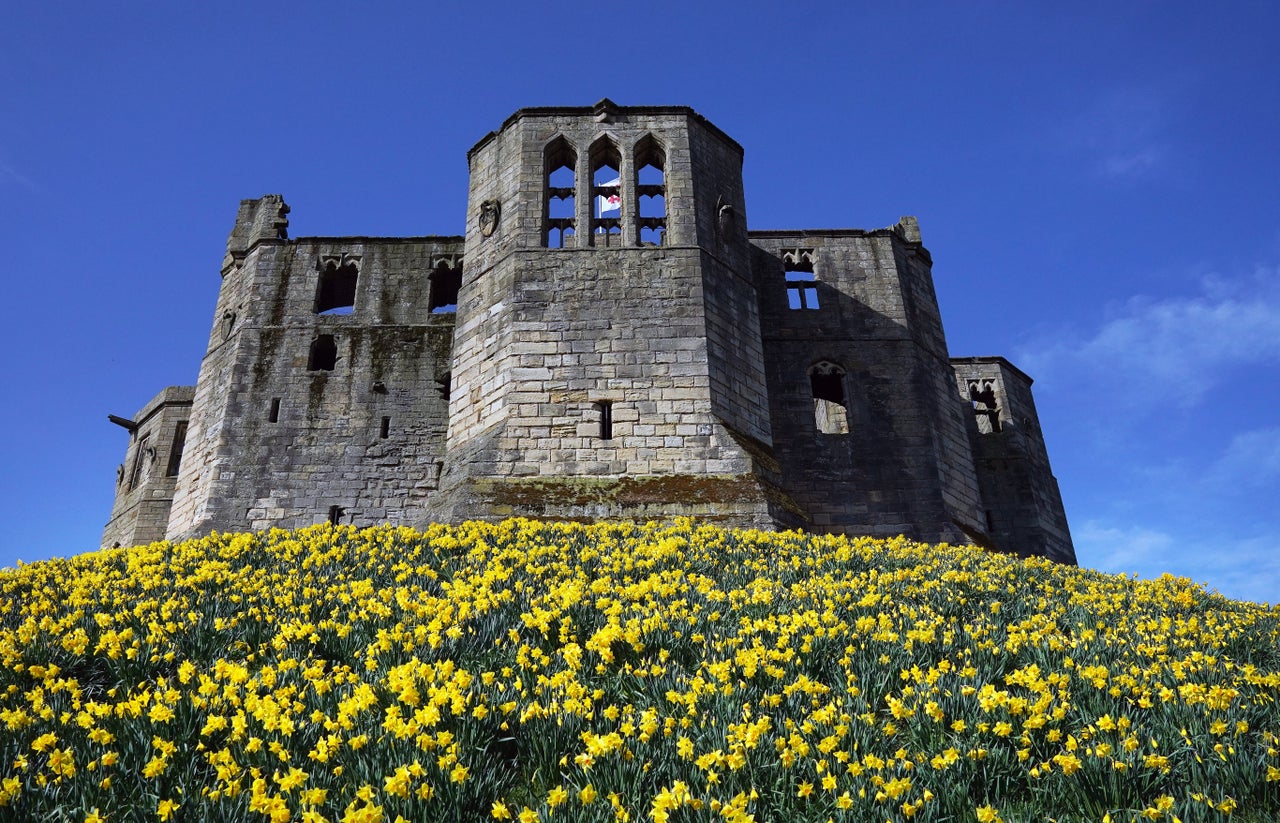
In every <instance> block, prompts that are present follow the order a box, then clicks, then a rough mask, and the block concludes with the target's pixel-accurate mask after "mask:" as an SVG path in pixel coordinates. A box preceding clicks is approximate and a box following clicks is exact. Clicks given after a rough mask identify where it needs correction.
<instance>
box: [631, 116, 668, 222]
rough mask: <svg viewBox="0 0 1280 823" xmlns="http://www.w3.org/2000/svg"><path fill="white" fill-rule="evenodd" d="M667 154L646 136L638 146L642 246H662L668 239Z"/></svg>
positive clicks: (652, 139) (638, 189)
mask: <svg viewBox="0 0 1280 823" xmlns="http://www.w3.org/2000/svg"><path fill="white" fill-rule="evenodd" d="M666 165H667V155H666V152H665V151H663V149H662V145H661V144H660V143H659V142H658V141H657V139H655V138H654V137H653V135H646V136H645V137H644V138H643V139H641V140H640V142H639V143H637V144H636V151H635V168H636V200H637V203H636V226H637V229H638V231H639V238H638V239H639V242H640V245H642V246H661V245H663V244H664V243H665V242H666V236H667V182H666V171H665V170H666Z"/></svg>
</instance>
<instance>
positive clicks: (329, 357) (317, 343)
mask: <svg viewBox="0 0 1280 823" xmlns="http://www.w3.org/2000/svg"><path fill="white" fill-rule="evenodd" d="M336 365H338V344H337V342H335V341H334V339H333V335H332V334H322V335H320V336H319V337H317V338H316V339H315V340H314V341H313V342H312V343H311V356H310V358H309V359H308V360H307V371H333V368H334V366H336Z"/></svg>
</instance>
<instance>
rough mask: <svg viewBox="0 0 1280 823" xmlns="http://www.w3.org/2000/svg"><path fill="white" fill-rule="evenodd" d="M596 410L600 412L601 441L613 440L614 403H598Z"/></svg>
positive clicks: (609, 401)
mask: <svg viewBox="0 0 1280 823" xmlns="http://www.w3.org/2000/svg"><path fill="white" fill-rule="evenodd" d="M596 409H597V410H598V411H599V412H600V439H601V440H612V439H613V401H612V400H601V401H600V402H599V403H596Z"/></svg>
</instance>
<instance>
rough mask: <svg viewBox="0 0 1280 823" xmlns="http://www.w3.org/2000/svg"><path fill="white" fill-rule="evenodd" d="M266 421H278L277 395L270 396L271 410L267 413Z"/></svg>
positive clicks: (278, 404)
mask: <svg viewBox="0 0 1280 823" xmlns="http://www.w3.org/2000/svg"><path fill="white" fill-rule="evenodd" d="M267 422H268V423H279V422H280V398H279V397H273V398H271V410H270V411H269V412H268V413H267Z"/></svg>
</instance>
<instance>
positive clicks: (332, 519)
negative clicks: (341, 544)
mask: <svg viewBox="0 0 1280 823" xmlns="http://www.w3.org/2000/svg"><path fill="white" fill-rule="evenodd" d="M346 513H347V511H346V509H344V508H342V507H341V506H330V507H329V525H331V526H337V525H338V524H339V523H341V522H342V516H343V515H344V514H346Z"/></svg>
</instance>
